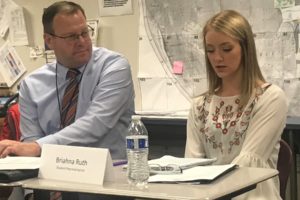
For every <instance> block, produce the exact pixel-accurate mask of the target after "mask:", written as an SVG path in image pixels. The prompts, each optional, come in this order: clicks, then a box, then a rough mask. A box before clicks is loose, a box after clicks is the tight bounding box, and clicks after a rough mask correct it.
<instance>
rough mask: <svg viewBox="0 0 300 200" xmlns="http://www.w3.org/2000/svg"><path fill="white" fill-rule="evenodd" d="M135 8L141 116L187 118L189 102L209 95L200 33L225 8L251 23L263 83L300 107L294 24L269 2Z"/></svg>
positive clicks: (167, 1) (201, 0) (166, 1)
mask: <svg viewBox="0 0 300 200" xmlns="http://www.w3.org/2000/svg"><path fill="white" fill-rule="evenodd" d="M139 6H140V26H139V72H138V79H139V85H140V88H141V96H142V110H141V113H146V114H159V115H172V116H177V115H178V116H181V115H183V116H186V115H187V113H188V110H189V107H190V103H191V101H192V98H193V97H195V96H197V95H200V94H202V93H203V92H205V91H206V90H207V79H206V70H205V58H204V49H203V41H202V40H203V38H202V35H201V31H202V28H203V26H204V24H205V22H206V21H207V20H208V19H209V18H210V17H211V16H212V15H214V14H215V13H217V12H219V11H220V10H225V9H233V10H237V11H239V12H240V13H242V14H243V15H244V16H245V17H246V18H247V19H248V20H249V22H250V24H251V26H252V29H253V32H254V34H255V42H256V46H257V56H258V59H259V63H260V66H261V69H262V72H263V74H264V76H265V78H266V79H267V81H268V82H271V83H274V84H276V85H278V86H279V87H281V88H283V89H285V91H286V92H287V94H289V95H290V96H289V101H290V102H291V103H293V104H295V103H296V102H300V101H297V100H299V99H298V98H299V97H298V96H299V95H298V94H297V92H296V91H295V90H294V89H295V88H297V87H299V86H300V85H299V82H300V81H299V78H300V77H299V66H298V67H297V59H296V55H297V51H298V46H299V45H298V32H297V30H298V25H297V23H296V22H293V21H291V22H283V20H282V13H281V10H280V9H278V8H275V7H274V1H273V0H265V1H260V0H253V1H248V0H239V1H232V0H210V1H207V0H189V1H182V0H163V1H161V0H140V1H139ZM298 91H299V90H298ZM298 107H300V106H298ZM290 115H293V116H294V115H300V112H298V111H296V112H295V111H293V112H291V111H290Z"/></svg>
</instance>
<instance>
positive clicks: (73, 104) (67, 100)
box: [61, 69, 80, 128]
mask: <svg viewBox="0 0 300 200" xmlns="http://www.w3.org/2000/svg"><path fill="white" fill-rule="evenodd" d="M79 74H80V71H78V70H77V69H69V71H68V72H67V76H66V78H67V79H68V80H69V84H68V86H67V87H66V89H65V94H64V97H63V100H62V107H61V108H62V109H61V128H63V127H66V126H68V125H70V124H72V123H73V122H74V120H75V115H76V108H77V100H78V91H79V82H78V80H77V79H76V77H77V76H78V75H79Z"/></svg>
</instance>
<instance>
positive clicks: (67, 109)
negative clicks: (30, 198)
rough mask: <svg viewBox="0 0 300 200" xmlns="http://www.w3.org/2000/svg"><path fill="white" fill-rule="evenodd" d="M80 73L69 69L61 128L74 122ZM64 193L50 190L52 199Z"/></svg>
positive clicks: (57, 199)
mask: <svg viewBox="0 0 300 200" xmlns="http://www.w3.org/2000/svg"><path fill="white" fill-rule="evenodd" d="M79 74H80V71H78V70H77V69H69V71H68V72H67V76H66V79H67V80H69V84H68V86H67V87H66V89H65V94H64V97H63V100H62V107H61V108H62V109H61V125H60V126H61V128H64V127H66V126H68V125H70V124H72V123H73V122H74V120H75V115H76V108H77V100H78V91H79V82H78V80H77V79H76V77H77V76H78V75H79ZM61 199H62V194H61V192H58V191H52V192H50V200H61Z"/></svg>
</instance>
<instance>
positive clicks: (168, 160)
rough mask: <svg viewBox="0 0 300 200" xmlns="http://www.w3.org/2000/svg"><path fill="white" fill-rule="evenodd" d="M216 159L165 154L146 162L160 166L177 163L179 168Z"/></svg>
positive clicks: (186, 167) (211, 161) (209, 162)
mask: <svg viewBox="0 0 300 200" xmlns="http://www.w3.org/2000/svg"><path fill="white" fill-rule="evenodd" d="M215 161H216V158H179V157H174V156H170V155H165V156H163V157H161V158H158V159H153V160H149V161H148V164H149V165H152V164H157V165H160V166H162V167H163V166H167V165H177V166H179V167H180V168H181V169H188V168H191V167H195V166H199V165H210V164H212V163H213V162H215Z"/></svg>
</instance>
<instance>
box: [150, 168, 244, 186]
mask: <svg viewBox="0 0 300 200" xmlns="http://www.w3.org/2000/svg"><path fill="white" fill-rule="evenodd" d="M237 167H238V166H237V165H234V164H228V165H207V166H196V167H192V168H189V169H185V170H182V173H180V174H167V175H165V174H157V175H153V176H150V178H149V180H148V182H149V183H162V182H164V183H193V184H207V183H211V182H213V181H215V180H216V179H218V178H219V177H221V176H223V175H224V174H227V173H229V172H230V171H232V170H234V169H236V168H237Z"/></svg>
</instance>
